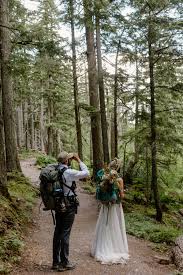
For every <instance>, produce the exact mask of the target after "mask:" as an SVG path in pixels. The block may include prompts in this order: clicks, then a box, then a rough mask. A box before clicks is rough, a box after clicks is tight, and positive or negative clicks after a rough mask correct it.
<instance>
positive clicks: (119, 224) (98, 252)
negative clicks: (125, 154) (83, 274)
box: [91, 159, 129, 264]
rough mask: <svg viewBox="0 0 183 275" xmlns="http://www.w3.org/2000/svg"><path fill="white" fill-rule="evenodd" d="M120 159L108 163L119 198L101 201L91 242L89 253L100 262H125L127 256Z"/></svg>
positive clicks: (111, 178)
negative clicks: (108, 201) (118, 172)
mask: <svg viewBox="0 0 183 275" xmlns="http://www.w3.org/2000/svg"><path fill="white" fill-rule="evenodd" d="M120 164H121V162H120V160H118V159H114V160H113V161H112V162H111V163H110V164H109V170H110V172H109V174H110V180H114V178H115V182H116V183H117V184H116V185H117V189H118V190H117V191H118V194H119V199H118V200H115V203H114V202H111V203H108V204H106V203H102V206H101V209H100V213H99V217H98V221H97V225H96V229H95V236H94V240H93V243H92V248H91V255H92V256H93V257H94V258H95V259H96V260H97V261H100V262H101V263H102V264H114V263H116V264H117V263H126V260H127V259H128V258H129V254H128V243H127V237H126V229H125V221H124V214H123V208H122V204H121V199H122V198H123V197H124V185H123V180H122V178H120V177H119V176H118V174H117V171H118V170H119V168H120Z"/></svg>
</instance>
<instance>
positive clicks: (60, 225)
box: [53, 207, 76, 265]
mask: <svg viewBox="0 0 183 275" xmlns="http://www.w3.org/2000/svg"><path fill="white" fill-rule="evenodd" d="M75 213H76V208H75V207H69V208H68V209H67V211H66V212H64V213H59V212H56V213H55V219H56V226H55V232H54V237H53V265H57V264H63V265H66V264H67V263H68V262H69V260H68V257H69V238H70V232H71V228H72V225H73V222H74V218H75Z"/></svg>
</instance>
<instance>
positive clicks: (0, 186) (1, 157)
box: [0, 82, 10, 198]
mask: <svg viewBox="0 0 183 275" xmlns="http://www.w3.org/2000/svg"><path fill="white" fill-rule="evenodd" d="M0 85H1V82H0ZM1 99H2V91H1V90H0V194H1V195H3V196H5V197H6V198H10V195H9V193H8V188H7V173H6V155H5V140H4V125H3V117H2V100H1Z"/></svg>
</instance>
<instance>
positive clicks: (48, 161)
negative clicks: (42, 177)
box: [36, 155, 57, 167]
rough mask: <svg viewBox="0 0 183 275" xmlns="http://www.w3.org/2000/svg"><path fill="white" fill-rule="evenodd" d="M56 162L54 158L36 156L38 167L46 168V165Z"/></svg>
mask: <svg viewBox="0 0 183 275" xmlns="http://www.w3.org/2000/svg"><path fill="white" fill-rule="evenodd" d="M56 162H57V161H56V159H55V158H53V157H51V156H46V155H42V156H38V157H37V159H36V165H39V166H40V167H46V165H48V164H51V163H56Z"/></svg>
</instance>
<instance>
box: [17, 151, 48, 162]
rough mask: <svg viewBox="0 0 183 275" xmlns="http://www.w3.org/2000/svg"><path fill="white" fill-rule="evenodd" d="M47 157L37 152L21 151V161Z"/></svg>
mask: <svg viewBox="0 0 183 275" xmlns="http://www.w3.org/2000/svg"><path fill="white" fill-rule="evenodd" d="M42 155H45V154H44V153H42V152H40V151H37V150H33V149H32V150H31V149H29V150H26V149H25V148H23V149H21V150H19V159H20V160H24V159H28V158H37V157H39V156H42Z"/></svg>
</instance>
